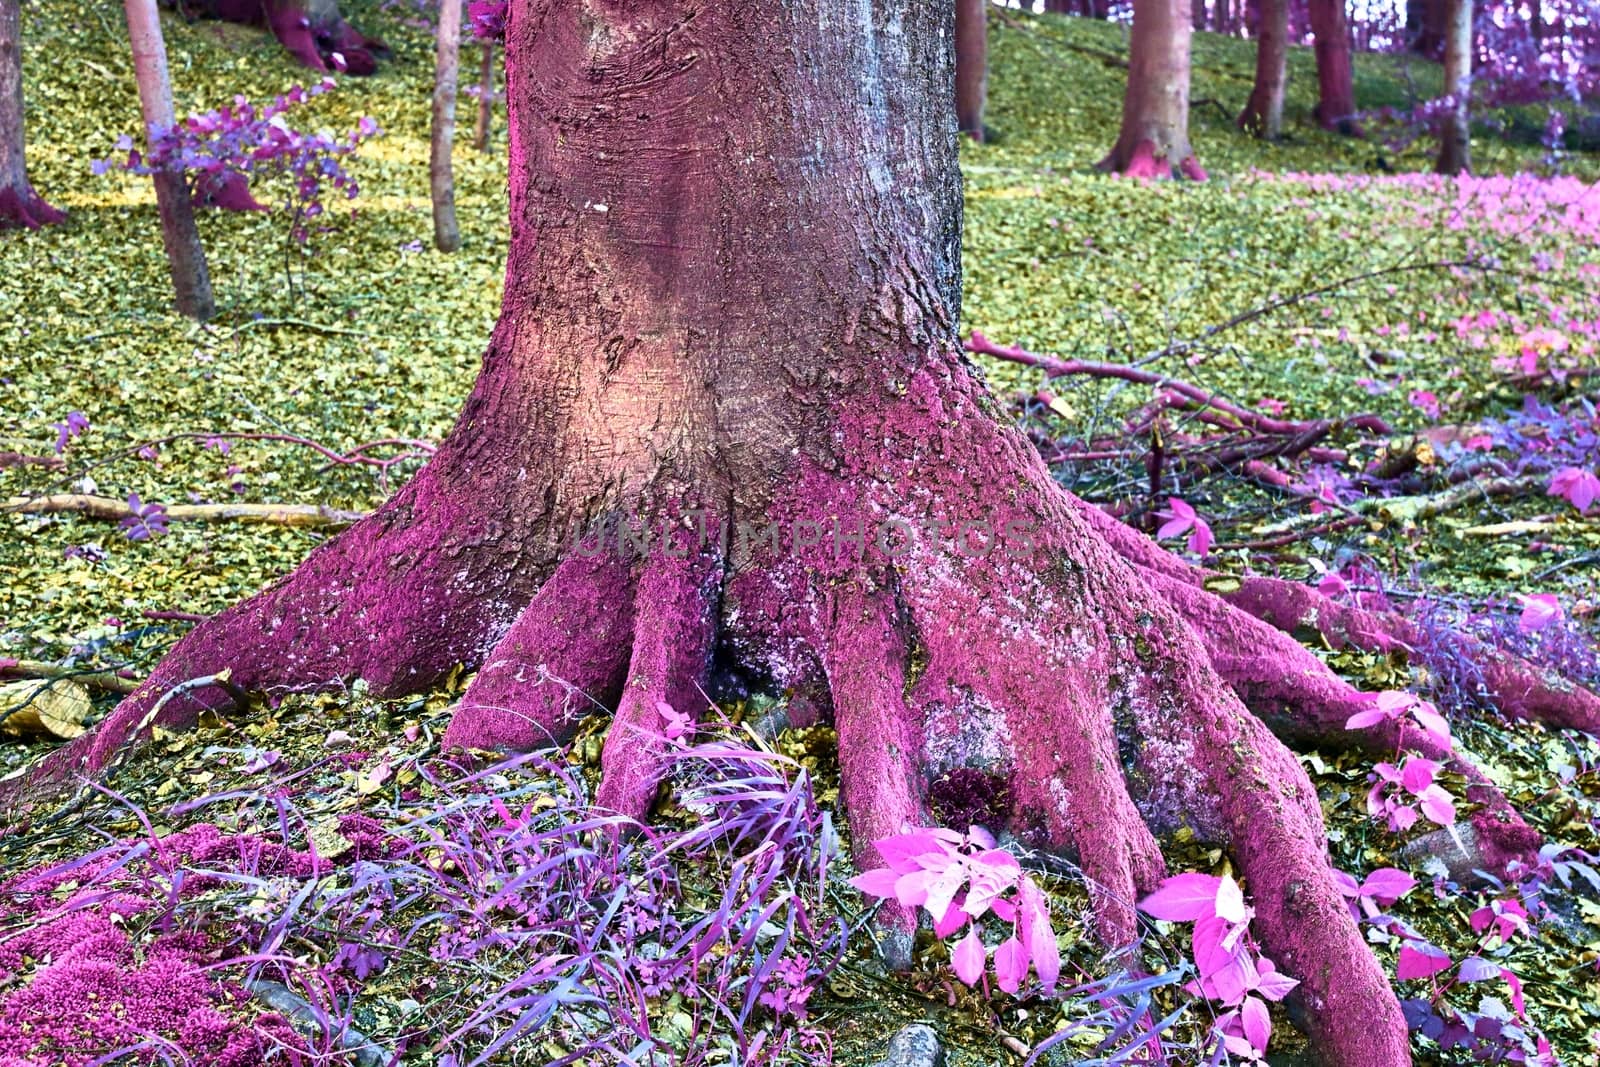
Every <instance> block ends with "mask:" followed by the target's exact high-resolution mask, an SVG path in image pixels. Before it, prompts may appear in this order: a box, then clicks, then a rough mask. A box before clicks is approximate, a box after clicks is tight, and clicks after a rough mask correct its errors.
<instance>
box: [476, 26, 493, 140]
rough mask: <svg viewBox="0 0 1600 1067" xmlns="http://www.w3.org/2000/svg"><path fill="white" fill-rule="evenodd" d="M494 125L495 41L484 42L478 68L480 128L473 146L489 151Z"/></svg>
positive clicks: (477, 130)
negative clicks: (490, 136)
mask: <svg viewBox="0 0 1600 1067" xmlns="http://www.w3.org/2000/svg"><path fill="white" fill-rule="evenodd" d="M493 126H494V42H492V41H485V42H483V59H482V62H481V65H480V66H479V69H478V128H477V129H476V130H475V131H474V132H473V135H472V147H473V148H475V149H477V150H478V151H479V152H487V151H489V134H490V131H491V130H492V129H493Z"/></svg>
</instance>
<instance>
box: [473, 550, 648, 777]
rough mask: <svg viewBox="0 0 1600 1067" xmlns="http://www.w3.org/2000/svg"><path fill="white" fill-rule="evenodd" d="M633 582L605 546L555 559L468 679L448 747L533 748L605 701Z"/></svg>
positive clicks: (618, 667)
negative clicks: (556, 562)
mask: <svg viewBox="0 0 1600 1067" xmlns="http://www.w3.org/2000/svg"><path fill="white" fill-rule="evenodd" d="M634 584H635V583H634V578H633V573H632V570H631V568H629V567H628V566H627V564H626V563H624V562H622V561H621V560H619V559H618V558H617V557H615V556H614V555H612V554H610V553H600V554H597V555H594V556H588V555H584V554H582V553H574V554H573V555H570V556H568V557H567V558H566V559H565V560H564V561H562V563H561V565H560V566H558V567H557V568H556V570H555V573H554V574H552V575H551V576H550V579H549V580H548V581H546V582H545V583H544V586H543V587H542V588H540V590H539V592H538V595H536V596H535V597H534V598H533V601H532V602H531V603H530V604H529V605H528V607H527V608H526V609H524V611H523V612H522V614H521V615H519V616H518V617H517V621H516V622H514V623H512V624H511V629H510V630H508V631H506V635H505V636H504V637H502V638H501V639H500V641H499V643H498V644H496V645H495V647H494V648H493V650H491V651H490V653H489V655H488V656H487V657H486V659H485V661H484V664H483V666H482V668H480V669H479V671H478V674H477V677H475V678H474V679H473V680H472V684H470V685H468V686H467V691H466V692H465V693H463V694H462V697H461V703H460V704H459V705H458V706H457V708H456V712H455V714H454V715H452V716H451V718H450V725H449V727H448V728H447V729H446V730H445V735H444V744H445V746H446V747H447V748H465V749H478V750H482V751H496V750H498V751H508V752H530V751H532V750H534V749H538V748H544V747H546V746H549V745H555V744H560V743H562V742H564V741H565V740H566V739H567V738H568V737H570V736H571V734H572V730H573V728H574V727H575V726H577V724H578V723H579V722H580V721H581V720H582V719H583V718H584V716H586V715H589V714H590V713H592V712H594V711H597V710H604V709H606V708H609V707H611V706H612V705H613V704H614V702H615V700H616V697H617V694H618V693H619V692H620V691H621V689H622V682H623V677H624V672H625V671H626V669H627V666H628V638H629V637H630V636H631V634H632V632H633V605H634Z"/></svg>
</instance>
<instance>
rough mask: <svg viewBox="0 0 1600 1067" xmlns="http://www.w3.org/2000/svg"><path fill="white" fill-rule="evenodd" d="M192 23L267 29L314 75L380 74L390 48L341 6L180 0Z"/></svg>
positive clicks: (332, 2) (330, 1) (294, 0)
mask: <svg viewBox="0 0 1600 1067" xmlns="http://www.w3.org/2000/svg"><path fill="white" fill-rule="evenodd" d="M175 6H176V7H177V8H178V10H179V11H180V12H182V13H183V14H184V15H185V16H187V17H189V18H195V17H200V16H205V17H209V18H215V19H221V20H223V21H224V22H238V23H242V24H243V25H246V26H265V27H266V28H267V29H269V30H271V31H272V35H273V36H274V37H276V38H277V39H278V43H280V44H282V45H283V47H284V48H286V49H287V50H288V51H289V54H290V55H292V56H294V57H295V58H296V59H298V60H299V61H300V62H301V63H303V64H304V65H305V66H307V67H310V68H311V69H312V70H320V71H334V70H339V71H343V72H345V73H349V74H360V75H366V74H375V73H377V70H378V60H379V59H384V58H387V57H388V55H389V46H388V45H386V44H384V43H383V42H382V41H380V40H378V39H377V38H376V37H367V36H366V35H364V34H362V33H361V32H360V31H358V30H357V29H356V28H355V27H354V26H352V25H350V24H349V23H348V22H346V21H345V20H344V18H343V16H341V15H340V14H339V5H338V3H337V0H175Z"/></svg>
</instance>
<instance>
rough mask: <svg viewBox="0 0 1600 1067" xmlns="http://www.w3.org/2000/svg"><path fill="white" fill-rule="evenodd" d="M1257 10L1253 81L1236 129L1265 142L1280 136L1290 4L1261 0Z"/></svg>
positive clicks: (1287, 77)
mask: <svg viewBox="0 0 1600 1067" xmlns="http://www.w3.org/2000/svg"><path fill="white" fill-rule="evenodd" d="M1255 9H1256V27H1255V30H1256V80H1255V85H1254V87H1253V88H1252V89H1251V90H1250V99H1249V100H1248V101H1246V102H1245V105H1244V110H1243V111H1242V112H1240V114H1239V126H1240V128H1241V129H1244V130H1248V131H1249V132H1250V133H1253V134H1255V135H1256V136H1257V137H1259V138H1261V139H1262V140H1264V141H1276V140H1277V139H1278V137H1279V135H1280V134H1281V133H1282V132H1283V90H1284V86H1285V84H1286V83H1287V82H1288V80H1289V76H1288V75H1289V0H1260V2H1259V3H1257V4H1256V5H1255Z"/></svg>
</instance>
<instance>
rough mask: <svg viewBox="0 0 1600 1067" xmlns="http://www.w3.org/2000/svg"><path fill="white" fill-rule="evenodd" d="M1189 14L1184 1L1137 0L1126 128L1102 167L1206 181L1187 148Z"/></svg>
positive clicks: (1124, 111) (1124, 103) (1125, 98)
mask: <svg viewBox="0 0 1600 1067" xmlns="http://www.w3.org/2000/svg"><path fill="white" fill-rule="evenodd" d="M1189 18H1190V12H1189V5H1188V3H1187V2H1186V0H1134V5H1133V33H1132V36H1131V38H1130V44H1129V55H1128V88H1127V92H1126V95H1124V96H1123V99H1122V130H1121V132H1120V133H1119V134H1118V136H1117V143H1116V145H1114V146H1113V147H1112V149H1111V152H1110V154H1109V155H1107V156H1106V158H1105V159H1103V160H1101V161H1100V168H1101V169H1102V170H1109V171H1113V172H1115V173H1118V174H1126V175H1128V176H1129V177H1136V178H1166V177H1171V175H1172V172H1173V170H1174V168H1176V170H1177V171H1178V172H1179V173H1181V174H1183V175H1184V176H1185V177H1187V178H1192V179H1194V180H1196V181H1203V180H1205V176H1206V173H1205V171H1204V170H1203V169H1201V167H1200V161H1199V160H1197V159H1196V158H1195V155H1194V149H1192V148H1191V147H1189V39H1190V37H1191V35H1192V34H1193V30H1192V28H1191V27H1190V25H1189Z"/></svg>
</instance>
